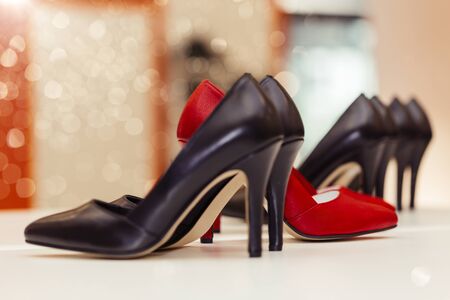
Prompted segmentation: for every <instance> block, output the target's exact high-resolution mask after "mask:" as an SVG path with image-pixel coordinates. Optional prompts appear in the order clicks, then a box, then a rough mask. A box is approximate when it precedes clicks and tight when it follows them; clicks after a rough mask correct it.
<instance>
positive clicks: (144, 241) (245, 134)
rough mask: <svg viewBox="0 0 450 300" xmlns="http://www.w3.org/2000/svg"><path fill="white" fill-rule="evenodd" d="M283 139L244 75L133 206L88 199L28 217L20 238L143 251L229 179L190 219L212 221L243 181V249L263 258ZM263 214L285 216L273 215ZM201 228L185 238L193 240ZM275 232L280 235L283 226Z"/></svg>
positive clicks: (122, 254)
mask: <svg viewBox="0 0 450 300" xmlns="http://www.w3.org/2000/svg"><path fill="white" fill-rule="evenodd" d="M282 138H283V135H282V128H281V124H280V120H279V118H278V116H277V114H276V112H275V108H274V106H273V104H272V103H271V102H270V101H268V100H267V99H266V98H265V96H264V94H263V93H262V92H261V90H260V88H259V86H258V83H257V82H256V81H255V80H254V79H253V77H251V75H244V76H243V77H241V79H239V80H238V82H237V83H235V85H234V86H233V88H232V89H231V90H230V91H229V92H228V93H227V95H226V96H225V98H224V100H223V101H222V103H221V104H219V106H218V107H217V108H216V109H215V110H214V112H213V113H212V115H211V116H210V117H209V118H208V119H207V120H206V121H205V123H204V124H203V125H202V126H201V127H200V128H199V129H198V130H197V131H196V133H195V134H194V136H193V137H192V139H191V140H190V141H189V142H188V144H187V145H186V146H185V147H184V149H183V150H182V151H181V152H180V153H179V155H178V156H177V157H176V159H175V160H174V161H173V163H172V164H171V166H170V167H169V169H168V170H167V171H166V173H165V174H164V175H163V176H162V177H161V178H160V179H159V181H158V183H157V184H156V185H155V186H154V188H153V189H152V190H151V191H150V193H149V194H148V195H147V196H146V197H145V199H144V201H141V202H140V203H139V204H138V205H137V207H136V208H134V209H132V210H127V209H125V208H123V207H120V206H117V205H114V204H111V203H105V202H101V201H98V200H92V201H91V202H88V203H87V204H85V205H83V206H81V207H79V208H77V209H74V210H71V211H67V212H64V213H60V214H56V215H52V216H49V217H46V218H43V219H40V220H37V221H35V222H33V223H32V224H30V225H29V226H28V227H27V228H26V229H25V238H26V241H27V242H29V243H33V244H38V245H44V246H49V247H55V248H62V249H68V250H75V251H81V252H88V253H93V254H99V255H101V256H106V257H113V258H134V257H139V256H143V255H147V254H150V253H151V252H153V251H156V250H158V249H159V248H160V247H162V246H163V245H165V243H166V242H168V241H169V240H170V238H171V236H172V235H173V233H174V232H175V231H176V229H177V227H178V225H179V224H180V223H181V222H182V221H183V220H184V219H185V218H186V217H187V216H188V215H189V213H190V212H192V211H193V210H195V209H197V208H198V204H199V203H200V202H201V199H202V198H203V196H204V195H205V194H206V193H208V191H210V190H211V189H212V188H213V187H214V186H215V185H216V184H218V183H220V182H223V181H224V180H226V179H229V180H230V181H229V182H228V183H226V186H225V187H224V188H223V189H222V190H221V192H220V193H219V194H218V195H217V196H216V197H214V198H213V199H212V201H211V202H210V203H209V205H208V206H207V208H206V210H205V211H204V212H203V213H202V214H201V216H200V219H199V220H198V221H197V223H196V224H207V225H202V226H203V227H205V226H206V228H208V227H209V226H211V225H212V223H213V222H214V219H215V218H216V216H217V215H218V214H219V213H220V211H221V210H222V208H223V206H225V204H226V203H227V201H228V200H229V199H230V198H231V197H232V195H233V194H234V193H235V192H236V190H237V189H239V188H240V187H241V186H242V185H244V186H246V188H247V203H248V221H249V248H248V250H249V254H250V256H251V257H254V256H261V226H262V200H263V197H264V195H265V192H266V187H267V182H268V181H269V177H270V174H271V171H272V166H273V163H274V162H275V159H276V157H277V154H278V152H279V150H280V147H281V143H282ZM282 180H285V179H282ZM282 200H284V199H282ZM271 211H272V212H274V213H280V212H279V211H277V210H275V209H273V210H271ZM281 213H282V212H281ZM269 218H273V219H276V218H281V219H282V218H283V216H282V214H281V215H279V216H273V213H271V214H270V215H269ZM274 230H275V231H277V230H278V228H277V227H276V226H275V227H274ZM194 232H198V231H194ZM201 234H203V232H201V233H199V234H196V235H192V236H189V237H186V236H185V237H183V239H184V240H185V241H188V240H196V239H198V238H199V237H200V236H201ZM188 235H189V234H188ZM277 235H278V236H282V232H277Z"/></svg>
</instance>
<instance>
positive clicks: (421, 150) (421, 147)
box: [409, 140, 429, 209]
mask: <svg viewBox="0 0 450 300" xmlns="http://www.w3.org/2000/svg"><path fill="white" fill-rule="evenodd" d="M428 143H429V140H422V141H419V142H417V143H416V145H415V147H414V149H412V151H411V200H410V202H409V208H411V209H414V205H415V198H416V182H417V173H418V172H419V166H420V162H421V161H422V157H423V155H424V154H425V150H426V149H427V147H428Z"/></svg>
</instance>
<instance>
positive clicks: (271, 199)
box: [113, 76, 304, 251]
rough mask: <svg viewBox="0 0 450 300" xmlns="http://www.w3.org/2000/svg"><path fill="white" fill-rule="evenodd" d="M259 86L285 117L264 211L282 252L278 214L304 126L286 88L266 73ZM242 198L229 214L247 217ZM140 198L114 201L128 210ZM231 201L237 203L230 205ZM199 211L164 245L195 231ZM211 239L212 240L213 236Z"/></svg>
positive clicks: (274, 247)
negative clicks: (279, 147) (266, 205)
mask: <svg viewBox="0 0 450 300" xmlns="http://www.w3.org/2000/svg"><path fill="white" fill-rule="evenodd" d="M260 87H261V89H262V91H264V93H265V95H266V96H267V98H268V99H269V100H270V101H271V102H272V104H273V105H274V107H275V110H276V112H277V114H278V116H279V118H280V120H282V128H283V135H284V138H283V144H282V146H281V149H280V152H279V154H278V156H277V158H276V161H275V164H274V166H273V169H272V174H271V176H270V179H269V184H268V187H267V194H266V199H267V203H268V208H267V209H268V211H269V213H266V212H264V216H265V219H266V221H267V223H269V250H270V251H280V250H282V247H283V237H282V235H280V233H281V232H282V226H283V219H282V218H280V217H279V216H280V215H283V212H284V199H285V194H286V185H287V180H288V176H289V175H290V172H291V168H292V164H293V162H294V160H295V157H296V155H297V153H298V150H299V149H300V147H301V145H302V143H303V136H304V127H303V123H302V120H301V117H300V114H299V113H298V110H297V108H296V106H295V104H294V102H293V101H292V99H291V98H290V96H289V95H288V94H287V92H286V90H285V89H284V88H283V87H282V86H281V85H280V84H279V83H278V82H277V81H276V80H275V79H274V78H273V77H271V76H266V77H265V78H264V79H263V80H262V81H261V82H260ZM197 122H198V120H197ZM225 184H226V182H222V183H221V184H218V185H217V186H216V187H215V189H214V190H211V192H210V193H208V194H207V195H205V197H204V199H203V200H202V202H203V203H208V200H207V199H208V198H211V197H214V196H215V195H216V194H217V193H219V192H220V191H221V189H222V188H223V186H224V185H225ZM243 198H244V197H242V196H241V195H235V197H233V198H232V199H231V200H230V201H229V202H228V203H227V205H226V206H225V208H224V211H225V212H228V213H229V212H230V211H231V212H232V213H236V215H235V217H240V218H245V201H244V199H243ZM141 200H142V199H140V198H137V197H133V196H124V197H122V198H120V199H118V200H116V201H114V202H113V203H114V204H116V205H119V206H122V207H125V208H127V209H132V208H133V207H135V206H136V205H137V204H139V202H140V201H141ZM231 203H233V204H234V205H235V206H232V207H231V208H230V204H231ZM203 206H204V205H203ZM236 206H237V207H236ZM200 213H201V210H200V209H199V210H196V211H194V212H192V213H191V214H190V215H189V216H188V217H186V219H185V220H184V221H183V222H182V223H181V224H180V225H179V226H178V228H177V229H176V231H175V233H174V234H173V236H172V238H171V239H170V240H169V241H168V242H167V243H166V244H165V245H164V246H163V248H167V247H174V246H176V245H178V244H180V239H182V238H183V237H184V236H186V235H187V233H188V232H189V231H191V230H192V228H193V227H194V224H195V220H197V219H198V214H200ZM203 229H204V228H203ZM210 238H211V237H210ZM210 242H212V238H211V241H210Z"/></svg>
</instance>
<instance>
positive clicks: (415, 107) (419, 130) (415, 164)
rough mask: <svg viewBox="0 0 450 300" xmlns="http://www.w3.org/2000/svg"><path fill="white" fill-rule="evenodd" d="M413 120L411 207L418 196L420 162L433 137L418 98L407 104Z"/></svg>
mask: <svg viewBox="0 0 450 300" xmlns="http://www.w3.org/2000/svg"><path fill="white" fill-rule="evenodd" d="M406 109H407V110H408V113H409V115H410V116H411V120H412V122H413V124H414V127H415V139H414V141H413V142H412V143H414V146H413V148H412V149H411V157H410V165H411V200H410V202H409V207H410V208H411V209H414V206H415V196H416V182H417V174H418V172H419V166H420V162H421V161H422V157H423V155H424V154H425V151H426V149H427V147H428V145H429V143H430V141H431V139H432V136H433V134H432V129H431V124H430V121H429V119H428V116H427V114H426V112H425V110H424V109H423V108H422V107H421V106H420V104H419V103H418V102H417V100H415V99H412V100H411V101H410V102H409V103H408V104H407V105H406Z"/></svg>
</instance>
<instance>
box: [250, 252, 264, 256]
mask: <svg viewBox="0 0 450 300" xmlns="http://www.w3.org/2000/svg"><path fill="white" fill-rule="evenodd" d="M261 254H262V253H261V251H257V252H249V256H250V257H261Z"/></svg>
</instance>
